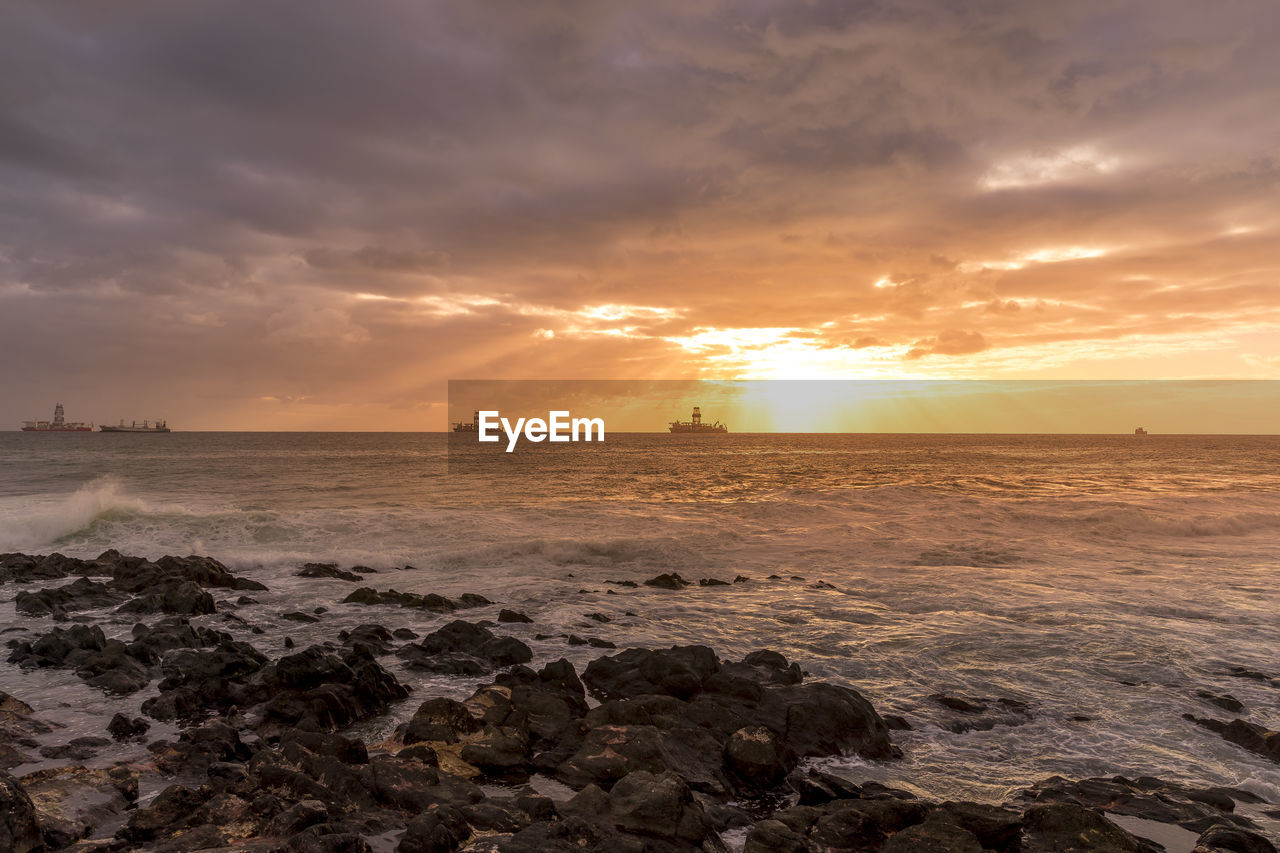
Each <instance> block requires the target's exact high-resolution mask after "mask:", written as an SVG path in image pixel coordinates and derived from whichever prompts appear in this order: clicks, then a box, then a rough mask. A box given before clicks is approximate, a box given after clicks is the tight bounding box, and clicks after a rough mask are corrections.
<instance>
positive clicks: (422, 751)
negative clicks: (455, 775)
mask: <svg viewBox="0 0 1280 853" xmlns="http://www.w3.org/2000/svg"><path fill="white" fill-rule="evenodd" d="M396 757H397V758H411V759H413V760H414V761H421V762H422V763H423V764H425V765H427V766H428V767H439V766H440V757H439V756H438V755H436V751H435V750H434V749H432V748H431V747H429V746H427V745H426V744H425V743H415V744H414V745H413V746H406V747H405V748H404V749H402V750H400V751H399V752H397V753H396Z"/></svg>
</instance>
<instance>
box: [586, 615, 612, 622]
mask: <svg viewBox="0 0 1280 853" xmlns="http://www.w3.org/2000/svg"><path fill="white" fill-rule="evenodd" d="M586 617H587V618H588V619H590V620H592V621H594V622H612V621H613V620H612V619H610V618H609V617H608V616H605V615H604V614H603V613H588V614H586Z"/></svg>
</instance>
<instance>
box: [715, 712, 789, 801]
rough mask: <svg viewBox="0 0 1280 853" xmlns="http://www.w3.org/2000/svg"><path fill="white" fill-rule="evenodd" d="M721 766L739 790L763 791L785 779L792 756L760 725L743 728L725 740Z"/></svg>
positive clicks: (771, 733)
mask: <svg viewBox="0 0 1280 853" xmlns="http://www.w3.org/2000/svg"><path fill="white" fill-rule="evenodd" d="M724 763H725V769H727V770H728V771H729V773H730V774H731V775H732V776H733V777H734V778H735V779H736V780H737V781H738V782H739V783H740V785H739V786H740V787H741V788H746V789H758V790H762V791H763V790H768V789H769V788H772V787H775V786H776V785H777V784H778V783H780V782H781V781H782V780H783V779H784V778H786V776H787V774H788V773H790V772H791V769H792V768H793V767H795V764H796V757H795V755H794V754H792V753H791V752H790V751H789V750H788V749H787V748H786V747H784V746H783V745H782V744H781V743H779V742H778V738H777V737H776V736H775V735H774V734H773V732H771V731H769V729H767V728H765V727H764V726H744V727H743V728H741V729H738V731H736V732H734V733H733V734H732V735H731V736H730V737H729V742H728V743H727V744H726V745H725V748H724Z"/></svg>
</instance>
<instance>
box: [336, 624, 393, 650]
mask: <svg viewBox="0 0 1280 853" xmlns="http://www.w3.org/2000/svg"><path fill="white" fill-rule="evenodd" d="M338 638H339V639H340V640H342V642H343V643H346V644H347V645H349V646H352V647H354V646H357V645H363V646H367V647H369V648H370V649H371V650H373V651H374V652H375V653H376V654H380V655H385V654H387V653H388V652H390V651H391V647H392V646H391V640H392V639H393V635H392V634H391V632H390V631H388V630H387V629H386V628H384V627H382V626H381V625H373V624H364V625H357V626H356V627H354V628H352V629H351V630H350V631H342V632H340V633H339V634H338Z"/></svg>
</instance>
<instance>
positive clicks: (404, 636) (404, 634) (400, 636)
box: [391, 628, 418, 640]
mask: <svg viewBox="0 0 1280 853" xmlns="http://www.w3.org/2000/svg"><path fill="white" fill-rule="evenodd" d="M391 636H393V637H395V638H396V639H397V640H416V639H418V633H417V632H416V631H414V630H412V629H410V628H397V629H395V630H394V631H392V632H391Z"/></svg>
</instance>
